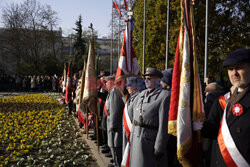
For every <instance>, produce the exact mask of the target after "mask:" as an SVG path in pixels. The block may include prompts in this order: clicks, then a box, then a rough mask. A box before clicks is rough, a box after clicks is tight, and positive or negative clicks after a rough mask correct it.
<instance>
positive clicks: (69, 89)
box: [65, 62, 72, 103]
mask: <svg viewBox="0 0 250 167" xmlns="http://www.w3.org/2000/svg"><path fill="white" fill-rule="evenodd" d="M71 97H72V74H71V67H70V62H69V65H68V74H67V82H66V95H65V101H66V103H68V102H69V101H70V100H71Z"/></svg>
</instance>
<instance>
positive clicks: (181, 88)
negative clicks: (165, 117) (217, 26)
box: [169, 0, 204, 167]
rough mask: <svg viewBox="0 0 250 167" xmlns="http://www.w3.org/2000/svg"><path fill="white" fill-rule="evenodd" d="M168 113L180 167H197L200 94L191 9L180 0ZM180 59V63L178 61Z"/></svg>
mask: <svg viewBox="0 0 250 167" xmlns="http://www.w3.org/2000/svg"><path fill="white" fill-rule="evenodd" d="M182 5H183V8H182V9H184V10H183V11H182V12H181V13H182V18H183V20H181V23H182V24H181V28H180V33H179V38H178V44H177V48H176V55H175V56H176V57H175V64H174V71H173V80H172V86H173V87H172V92H171V100H170V110H169V132H170V133H171V134H173V135H177V156H178V160H179V162H180V163H181V164H182V165H183V166H185V167H186V166H199V165H200V161H199V160H200V157H199V145H198V136H197V133H196V132H194V131H193V126H192V122H193V121H198V120H204V109H203V102H202V91H201V84H200V78H199V74H198V63H197V58H196V53H195V37H194V36H195V31H194V22H193V9H192V8H193V7H192V6H190V1H189V0H183V3H182ZM180 58H182V62H181V61H180V60H181V59H180Z"/></svg>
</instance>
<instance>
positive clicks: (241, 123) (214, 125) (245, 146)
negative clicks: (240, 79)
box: [202, 92, 250, 166]
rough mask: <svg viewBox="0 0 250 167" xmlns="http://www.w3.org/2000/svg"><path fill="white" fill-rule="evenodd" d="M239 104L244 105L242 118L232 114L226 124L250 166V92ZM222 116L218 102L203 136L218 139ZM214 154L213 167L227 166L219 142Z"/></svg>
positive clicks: (213, 108) (203, 131)
mask: <svg viewBox="0 0 250 167" xmlns="http://www.w3.org/2000/svg"><path fill="white" fill-rule="evenodd" d="M238 103H239V104H241V105H242V107H243V113H242V114H241V115H240V116H235V115H234V114H233V113H230V115H229V116H228V117H226V122H227V125H228V128H229V131H230V133H231V136H232V138H233V140H234V143H235V145H236V147H237V148H238V150H239V152H240V153H241V155H242V156H243V157H244V159H245V160H246V161H247V162H248V164H250V122H249V121H250V92H248V93H247V94H246V95H245V96H244V97H243V98H242V99H241V100H240V101H239V102H238ZM227 110H228V108H227ZM230 112H232V111H230ZM222 116H223V110H222V108H221V106H220V104H219V100H216V101H215V102H214V104H213V106H212V108H211V110H210V114H209V117H208V120H207V121H205V122H204V124H203V128H202V136H204V137H209V138H213V139H217V135H218V131H219V127H220V121H221V118H222ZM212 152H213V154H212V161H211V166H226V164H225V162H224V160H223V157H222V155H221V152H220V149H219V145H218V142H217V144H216V146H215V147H214V148H213V150H212Z"/></svg>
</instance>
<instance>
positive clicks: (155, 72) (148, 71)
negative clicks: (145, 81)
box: [142, 67, 163, 78]
mask: <svg viewBox="0 0 250 167" xmlns="http://www.w3.org/2000/svg"><path fill="white" fill-rule="evenodd" d="M142 76H158V77H160V78H162V77H163V74H162V73H161V72H160V71H158V70H157V69H155V68H152V67H148V68H147V69H146V73H145V74H143V75H142Z"/></svg>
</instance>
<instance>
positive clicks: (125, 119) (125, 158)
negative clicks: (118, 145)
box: [121, 103, 133, 167]
mask: <svg viewBox="0 0 250 167" xmlns="http://www.w3.org/2000/svg"><path fill="white" fill-rule="evenodd" d="M127 108H128V106H127V103H126V104H125V107H124V115H123V122H124V128H125V129H127V130H128V132H127V131H126V130H125V132H126V134H127V133H129V134H130V133H131V130H132V126H133V124H132V121H131V120H130V118H129V115H128V109H127ZM127 136H128V135H127ZM128 141H129V139H128ZM129 152H130V146H129V142H127V145H126V148H125V151H124V154H123V157H122V163H121V166H126V167H128V166H129V164H128V160H129Z"/></svg>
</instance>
